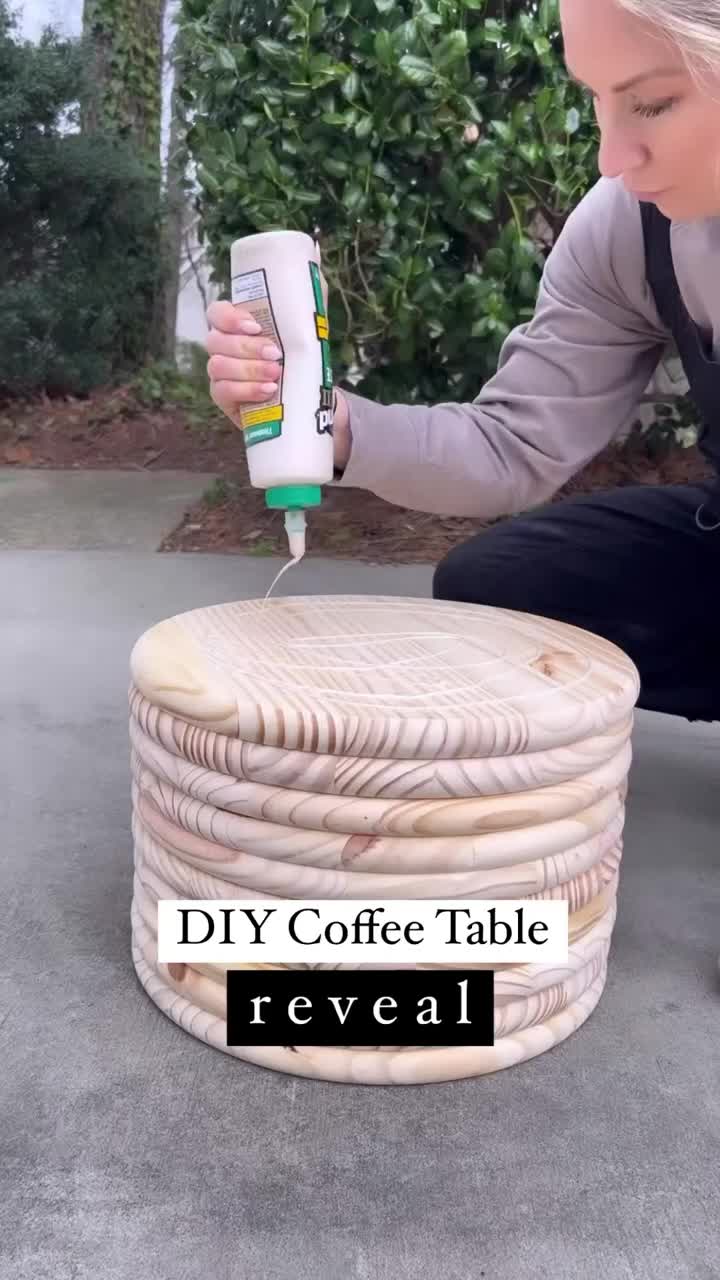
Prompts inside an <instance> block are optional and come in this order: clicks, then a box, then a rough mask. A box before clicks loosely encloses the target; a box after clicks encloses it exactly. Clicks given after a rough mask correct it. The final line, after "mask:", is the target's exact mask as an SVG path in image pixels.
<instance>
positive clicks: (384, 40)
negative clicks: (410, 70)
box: [374, 30, 395, 67]
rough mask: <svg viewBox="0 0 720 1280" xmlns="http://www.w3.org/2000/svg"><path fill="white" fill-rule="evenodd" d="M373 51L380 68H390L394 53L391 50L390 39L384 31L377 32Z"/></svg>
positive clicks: (391, 43)
mask: <svg viewBox="0 0 720 1280" xmlns="http://www.w3.org/2000/svg"><path fill="white" fill-rule="evenodd" d="M374 49H375V57H376V58H377V60H378V62H379V63H380V65H381V66H383V67H390V66H392V64H393V61H394V58H395V51H394V49H393V42H392V40H391V39H390V35H389V33H388V32H387V31H385V30H381V31H378V33H377V35H376V36H375V44H374Z"/></svg>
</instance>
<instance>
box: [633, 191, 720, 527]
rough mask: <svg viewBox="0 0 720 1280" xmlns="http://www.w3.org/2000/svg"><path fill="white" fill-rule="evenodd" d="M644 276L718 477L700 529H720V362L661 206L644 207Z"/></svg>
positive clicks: (700, 513) (699, 521) (703, 510)
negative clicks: (688, 292)
mask: <svg viewBox="0 0 720 1280" xmlns="http://www.w3.org/2000/svg"><path fill="white" fill-rule="evenodd" d="M640 212H641V217H642V228H643V241H644V245H645V272H646V276H647V281H648V284H649V285H650V288H651V289H652V293H653V297H654V299H655V305H656V307H657V310H658V313H659V316H660V319H661V320H662V322H663V324H664V325H665V327H666V328H667V329H668V330H669V332H670V333H671V334H672V337H673V340H674V342H675V345H676V347H677V350H678V354H679V356H680V360H681V362H682V365H683V369H684V372H685V376H686V378H687V381H688V385H689V387H690V397H691V399H692V400H693V402H694V404H695V406H696V408H697V410H698V413H699V416H700V422H701V431H700V436H699V440H698V444H699V447H700V449H701V450H702V452H703V453H704V454H705V456H706V457H707V458H708V460H709V461H710V462H711V463H712V465H713V467H714V468H715V470H716V472H717V473H718V476H717V480H716V482H715V483H714V484H713V483H711V484H710V485H709V491H710V496H709V498H708V501H707V502H706V503H705V504H704V506H702V507H700V508H699V509H698V511H697V513H696V517H695V519H696V522H697V524H698V528H700V529H703V530H708V531H711V530H715V529H718V528H720V363H718V362H717V361H716V360H715V358H714V355H713V353H712V345H711V343H708V340H707V339H706V337H705V335H704V334H703V333H702V331H701V330H700V328H699V326H698V325H697V324H696V323H695V321H694V320H693V318H692V316H691V315H690V312H689V311H688V309H687V307H686V305H685V300H684V298H683V296H682V291H681V289H680V285H679V283H678V279H677V275H676V273H675V264H674V262H673V256H672V237H671V232H672V223H671V221H670V219H669V218H666V217H665V215H664V214H663V213H661V212H660V210H659V209H658V207H657V205H654V204H646V203H641V205H640Z"/></svg>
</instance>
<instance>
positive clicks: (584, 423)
mask: <svg viewBox="0 0 720 1280" xmlns="http://www.w3.org/2000/svg"><path fill="white" fill-rule="evenodd" d="M561 19H562V27H563V35H564V44H565V56H566V60H567V65H568V70H569V72H570V74H571V75H573V76H574V77H575V78H576V79H577V80H579V81H580V82H581V83H583V84H584V85H585V86H587V88H588V90H589V91H590V92H591V93H592V94H593V97H594V100H595V105H596V111H597V118H598V123H599V126H600V132H601V139H602V141H601V148H600V160H599V165H600V171H601V174H602V177H601V179H600V181H599V182H598V184H597V185H596V186H595V187H594V188H593V190H592V191H591V192H590V193H589V195H588V196H587V197H586V198H585V199H584V200H583V201H582V203H581V204H580V205H579V206H578V208H577V209H576V210H575V211H574V213H573V214H572V216H571V217H570V219H569V220H568V222H567V223H566V226H565V228H564V230H563V233H562V235H561V236H560V237H559V239H558V241H557V244H556V246H555V248H554V250H553V252H552V254H551V255H550V257H549V259H548V261H547V263H546V267H545V271H544V275H543V280H542V285H541V289H540V294H539V298H538V304H537V309H536V312H535V315H534V318H533V320H532V321H531V322H530V324H529V325H527V326H526V327H524V328H521V329H519V330H517V331H516V332H514V333H513V334H511V335H510V337H509V338H508V340H507V341H506V343H505V346H504V348H503V351H502V354H501V358H500V362H499V368H498V372H497V374H496V375H495V377H493V378H492V379H491V380H490V381H489V382H488V383H487V384H486V385H485V386H484V387H483V389H482V390H481V392H480V394H479V395H478V397H477V399H476V400H475V401H474V402H473V403H472V404H465V405H455V404H448V405H438V406H435V407H432V408H425V407H418V406H401V405H392V406H379V405H375V404H372V403H370V402H369V401H367V400H364V399H361V398H360V397H358V396H355V395H351V394H348V393H346V392H339V393H338V403H337V411H336V416H335V459H336V464H337V469H338V470H337V476H338V479H337V483H338V484H340V485H341V486H346V487H351V488H363V489H367V490H370V491H371V492H373V493H376V494H378V495H379V496H380V497H383V498H385V499H387V500H388V501H389V502H393V503H397V504H398V505H400V506H405V507H410V508H414V509H416V510H420V511H428V512H437V513H442V514H444V515H466V516H477V517H479V518H481V519H491V518H494V517H499V516H505V515H510V514H514V515H516V517H517V518H516V519H513V520H507V521H503V522H502V523H500V524H497V525H495V526H494V527H493V528H492V529H490V530H488V531H486V532H484V533H481V534H479V535H478V536H477V537H475V538H472V539H470V541H468V542H466V543H464V544H462V545H460V546H458V547H456V548H455V549H454V550H453V551H452V552H451V553H450V554H449V555H448V556H447V558H446V559H445V560H444V561H443V562H442V563H441V564H440V565H439V566H438V568H437V570H436V573H435V578H434V594H435V596H436V597H437V598H441V599H448V600H463V601H471V602H476V603H479V604H488V605H495V606H498V607H501V608H508V609H518V610H521V611H526V612H530V613H537V614H540V615H543V616H545V617H548V618H556V619H558V620H560V621H566V622H570V623H574V624H575V625H578V626H581V627H585V628H586V629H588V630H590V631H594V632H596V633H599V634H600V635H603V636H605V637H607V638H608V639H610V640H612V641H614V642H615V643H616V644H618V645H620V647H621V648H623V649H624V650H625V652H626V653H627V654H628V655H629V656H630V657H631V658H632V659H633V660H634V661H635V663H636V664H637V666H638V669H639V671H640V676H641V684H642V690H641V695H640V699H639V706H641V707H643V708H646V709H649V710H655V711H663V712H667V713H669V714H673V715H680V716H684V717H685V718H687V719H690V720H714V719H720V662H719V661H718V659H719V658H720V647H719V644H718V641H719V639H720V604H719V603H718V601H720V481H718V486H717V492H715V488H714V486H708V487H707V489H698V488H694V487H690V486H668V487H660V486H659V487H653V486H650V487H631V488H626V489H621V490H618V491H612V492H609V493H604V494H601V495H594V496H590V497H581V498H574V499H571V500H568V501H564V502H559V503H555V504H552V505H549V506H545V507H543V509H542V510H539V511H534V512H532V513H530V514H518V513H523V512H528V509H529V508H533V507H537V506H539V505H541V504H543V503H546V502H547V500H548V499H549V498H550V497H551V496H552V495H553V494H555V493H556V492H557V490H558V489H560V488H561V487H562V485H563V484H564V483H565V482H566V481H567V480H568V479H570V477H571V476H573V475H574V474H575V473H577V472H578V471H579V470H580V469H581V468H582V467H583V466H584V465H585V464H586V463H587V462H589V461H590V460H591V459H592V458H593V457H595V456H596V455H597V454H598V453H600V451H601V450H602V449H603V448H604V447H605V446H606V445H607V444H608V443H609V442H610V441H611V440H612V439H613V438H614V437H616V436H617V435H619V434H620V433H621V432H622V430H623V429H624V428H625V427H626V426H627V425H628V423H629V421H630V419H631V417H632V415H633V412H634V410H635V408H636V406H637V403H638V401H639V399H640V397H641V396H642V394H643V392H644V391H645V388H646V387H647V384H648V382H649V380H650V378H651V376H652V374H653V372H654V370H655V369H656V367H657V365H658V362H659V360H660V359H661V357H662V355H663V354H664V351H665V349H666V347H667V344H668V341H669V339H670V338H674V339H675V341H676V343H677V346H678V348H679V351H680V355H681V358H682V362H683V365H684V368H685V373H686V376H687V378H688V381H689V383H690V386H691V392H692V395H693V397H694V399H695V401H696V403H697V407H698V410H699V415H700V417H701V420H702V422H703V423H704V424H705V426H706V430H705V433H704V435H703V438H702V446H703V448H704V450H705V452H706V453H707V455H708V456H709V458H710V459H711V460H712V461H713V462H717V464H718V467H720V0H561ZM208 318H209V322H210V324H211V325H212V331H211V333H210V335H209V339H208V351H209V352H210V355H211V359H210V361H209V364H208V372H209V376H210V379H211V390H212V395H213V398H214V400H215V402H216V403H217V404H218V405H219V407H220V408H221V409H222V410H223V411H224V412H225V413H226V414H227V415H228V416H229V417H231V418H232V417H233V416H237V413H238V408H239V406H240V405H241V404H242V403H243V402H247V401H253V400H258V399H262V398H263V397H264V396H265V395H266V394H268V388H267V386H266V385H265V384H266V383H271V382H273V381H274V380H275V379H277V377H278V376H279V372H280V368H279V366H278V365H277V364H276V363H274V356H275V355H276V354H277V353H274V352H273V351H272V350H267V349H266V343H265V342H264V341H263V340H262V338H258V337H256V336H254V335H255V334H257V326H255V328H254V329H253V325H252V322H251V321H249V319H248V317H247V315H245V316H244V315H243V313H242V311H241V310H239V309H238V310H236V309H235V308H233V307H232V306H231V304H230V303H228V302H218V303H215V304H213V305H212V306H211V307H210V309H209V312H208Z"/></svg>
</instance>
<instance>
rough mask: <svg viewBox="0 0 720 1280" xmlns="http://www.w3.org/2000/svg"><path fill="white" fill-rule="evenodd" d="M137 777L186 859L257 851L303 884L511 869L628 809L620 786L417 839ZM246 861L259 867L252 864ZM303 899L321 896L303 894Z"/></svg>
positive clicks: (583, 836)
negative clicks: (529, 813)
mask: <svg viewBox="0 0 720 1280" xmlns="http://www.w3.org/2000/svg"><path fill="white" fill-rule="evenodd" d="M133 777H134V779H135V781H134V784H133V787H134V790H133V794H135V792H136V791H137V793H138V795H139V797H140V799H139V803H140V804H141V806H142V813H143V816H144V817H145V816H146V815H147V814H148V813H150V812H151V811H152V815H153V821H152V822H151V824H150V825H151V826H153V828H154V826H155V825H156V824H157V823H158V822H160V820H161V819H162V820H163V822H164V823H165V824H169V825H170V826H171V827H172V829H173V833H174V838H175V843H176V844H177V843H178V842H180V841H182V846H181V847H180V846H178V847H179V848H180V852H182V850H183V849H187V850H188V858H189V854H190V850H191V849H192V852H193V857H194V858H200V859H202V860H203V861H204V862H207V861H208V860H210V861H212V862H216V863H219V862H220V861H222V862H224V863H226V864H227V863H228V861H230V862H232V863H237V864H240V863H242V862H243V861H245V862H247V860H248V859H250V858H251V857H253V856H254V857H256V858H257V857H259V858H262V859H263V860H264V861H265V862H270V861H272V862H277V863H280V862H281V863H283V864H286V869H290V867H292V868H293V869H295V868H297V878H298V883H304V882H306V881H307V882H308V883H309V881H308V877H307V876H306V875H305V874H304V873H303V870H302V866H303V864H306V863H309V864H310V866H311V867H314V868H324V867H333V868H335V867H342V868H345V869H349V868H352V869H353V870H354V871H366V870H367V872H368V874H369V867H370V865H371V864H372V863H374V864H375V865H380V866H390V865H394V866H397V867H405V868H407V867H410V868H414V867H422V866H428V865H430V866H432V867H434V868H435V869H436V870H437V873H438V874H442V873H441V871H440V868H442V867H450V868H452V867H453V866H454V865H456V863H457V862H458V861H459V863H460V865H461V866H463V867H467V866H469V867H471V868H473V869H480V868H485V869H487V868H489V867H498V866H512V865H513V864H515V863H517V862H519V861H526V860H528V859H529V858H531V857H547V856H548V855H549V854H552V853H562V852H565V851H566V850H567V849H572V848H575V847H576V846H577V845H579V844H582V843H584V842H585V841H586V840H590V839H591V838H592V837H593V836H595V835H597V834H599V832H601V831H605V830H606V829H607V827H608V825H609V824H610V823H611V822H612V821H613V820H614V819H615V818H616V817H617V816H618V814H619V813H620V812H621V810H622V809H623V807H624V797H623V792H622V790H621V789H620V788H618V790H617V791H616V792H614V793H613V794H611V795H608V796H605V797H603V799H602V800H599V801H598V802H597V804H594V805H592V806H591V807H590V808H588V809H585V810H583V811H582V812H581V813H575V814H572V815H570V816H569V817H567V818H561V819H557V820H556V821H554V822H546V823H543V824H542V825H541V826H539V827H530V828H526V829H522V830H519V831H501V832H484V833H483V834H481V835H471V836H435V837H429V836H426V837H418V838H414V837H409V836H372V837H369V836H349V835H339V834H335V833H328V832H314V831H308V830H306V829H304V828H301V827H285V826H281V825H280V824H279V823H272V822H260V821H258V820H257V819H255V818H244V817H240V816H239V815H237V814H233V813H227V812H226V811H225V810H222V809H215V808H214V807H212V806H210V805H203V804H202V802H201V801H199V800H193V799H191V798H189V797H187V796H183V795H182V793H181V792H179V791H177V790H176V789H175V788H174V787H171V786H170V785H169V784H168V783H163V782H160V781H159V779H157V778H155V777H154V775H153V774H150V773H149V772H148V771H147V770H144V769H143V768H142V765H140V764H139V762H137V761H134V762H133ZM160 830H161V831H163V830H167V825H163V824H162V823H161V826H160ZM190 837H193V838H194V839H193V840H191V839H190ZM198 841H199V842H200V843H198ZM310 859H312V861H310ZM248 866H249V867H252V866H254V864H253V863H252V862H251V861H250V862H248ZM264 870H268V868H264ZM217 871H218V872H219V873H220V874H223V875H226V876H227V878H228V879H230V880H232V879H235V874H234V873H231V874H228V872H227V871H225V872H223V871H221V868H220V866H219V865H218V866H217ZM278 874H280V873H278ZM314 879H315V880H316V879H317V876H315V877H314ZM269 887H270V886H269V885H268V888H269ZM304 896H305V897H316V896H318V895H317V894H313V893H305V894H304ZM319 896H323V895H319ZM328 896H333V895H332V894H329V895H328Z"/></svg>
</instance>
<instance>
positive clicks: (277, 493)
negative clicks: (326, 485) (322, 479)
mask: <svg viewBox="0 0 720 1280" xmlns="http://www.w3.org/2000/svg"><path fill="white" fill-rule="evenodd" d="M321 502H322V489H321V488H320V485H319V484H284V485H279V486H277V487H276V488H274V489H266V490H265V503H266V505H267V506H268V507H280V508H284V509H285V510H286V511H298V510H304V509H305V508H306V507H319V506H320V504H321Z"/></svg>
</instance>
